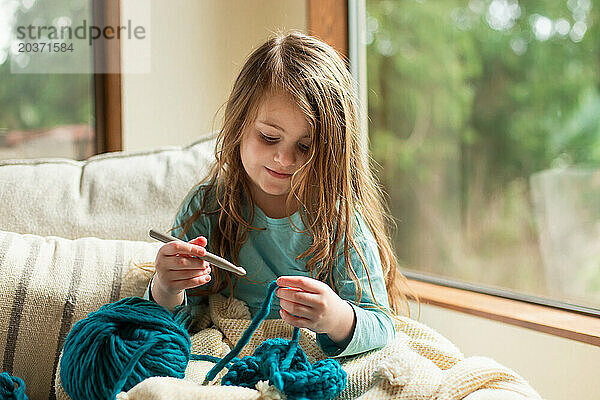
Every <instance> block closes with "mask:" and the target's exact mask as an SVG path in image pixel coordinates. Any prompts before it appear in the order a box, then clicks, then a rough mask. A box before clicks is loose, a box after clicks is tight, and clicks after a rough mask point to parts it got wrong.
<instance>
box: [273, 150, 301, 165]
mask: <svg viewBox="0 0 600 400" xmlns="http://www.w3.org/2000/svg"><path fill="white" fill-rule="evenodd" d="M275 162H277V163H279V164H280V165H281V166H282V167H287V166H290V165H294V163H295V162H296V159H295V156H294V152H293V151H290V150H288V149H282V148H280V149H278V150H277V152H276V153H275Z"/></svg>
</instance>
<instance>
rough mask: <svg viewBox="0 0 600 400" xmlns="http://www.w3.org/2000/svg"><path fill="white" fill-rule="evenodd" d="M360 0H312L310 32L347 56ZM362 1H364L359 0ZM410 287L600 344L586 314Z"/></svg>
mask: <svg viewBox="0 0 600 400" xmlns="http://www.w3.org/2000/svg"><path fill="white" fill-rule="evenodd" d="M354 1H357V0H309V2H308V33H309V34H311V35H315V36H317V37H319V38H320V39H322V40H323V41H325V42H327V43H329V44H330V45H331V46H332V47H333V48H335V49H336V50H337V51H338V52H340V53H341V54H342V55H344V56H346V57H348V49H349V22H348V21H349V20H348V10H349V4H351V6H355V4H352V3H353V2H354ZM358 1H362V0H358ZM408 283H409V287H410V288H411V289H412V290H413V291H414V294H416V295H417V296H418V298H419V301H420V302H421V303H424V304H431V305H434V306H437V307H442V308H445V309H449V310H454V311H459V312H462V313H466V314H470V315H475V316H478V317H482V318H486V319H489V320H495V321H499V322H503V323H507V324H510V325H515V326H520V327H524V328H528V329H532V330H535V331H538V332H544V333H547V334H550V335H554V336H559V337H563V338H567V339H572V340H575V341H578V342H583V343H588V344H591V345H594V346H600V318H598V317H597V316H592V315H585V313H581V312H576V311H568V310H562V309H558V308H556V307H551V306H544V305H539V304H532V303H529V302H526V301H522V300H515V299H510V298H506V297H507V296H498V295H490V294H484V293H477V292H475V291H472V290H465V289H459V288H455V287H449V286H444V285H441V284H435V283H430V282H424V281H422V280H417V279H409V280H408Z"/></svg>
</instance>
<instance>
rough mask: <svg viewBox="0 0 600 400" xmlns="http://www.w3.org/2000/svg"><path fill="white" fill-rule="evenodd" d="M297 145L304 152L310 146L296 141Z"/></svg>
mask: <svg viewBox="0 0 600 400" xmlns="http://www.w3.org/2000/svg"><path fill="white" fill-rule="evenodd" d="M298 147H299V148H300V151H301V152H303V153H306V152H307V151H308V149H309V148H310V147H309V146H307V145H305V144H302V143H298Z"/></svg>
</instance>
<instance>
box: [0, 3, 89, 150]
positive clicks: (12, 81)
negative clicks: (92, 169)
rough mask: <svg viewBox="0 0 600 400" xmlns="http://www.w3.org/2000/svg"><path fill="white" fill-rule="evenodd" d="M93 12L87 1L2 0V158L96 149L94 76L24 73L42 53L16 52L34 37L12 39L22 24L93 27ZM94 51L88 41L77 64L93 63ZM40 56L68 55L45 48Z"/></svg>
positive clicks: (57, 59) (46, 59)
mask: <svg viewBox="0 0 600 400" xmlns="http://www.w3.org/2000/svg"><path fill="white" fill-rule="evenodd" d="M91 15H92V11H91V3H90V1H89V0H53V1H35V0H0V22H2V23H0V159H6V158H36V157H68V158H74V159H80V160H81V159H84V158H87V157H89V156H91V155H92V154H94V153H95V139H94V125H95V121H94V111H93V108H94V102H93V99H94V90H93V75H91V74H72V73H64V74H50V73H23V72H25V71H26V70H27V68H28V67H29V65H28V64H29V62H30V60H31V57H33V56H38V57H40V54H36V55H34V54H33V53H31V54H27V53H18V52H17V50H18V48H17V43H18V42H19V41H21V42H33V41H32V40H29V37H27V38H26V40H17V39H15V38H14V35H15V34H16V28H17V27H19V26H22V27H25V29H27V27H28V26H30V25H32V26H33V27H34V28H37V27H42V26H44V27H47V26H54V27H57V28H60V27H61V26H79V25H81V23H82V21H84V20H86V21H87V23H88V25H89V23H90V21H91V20H92V19H91ZM26 32H27V31H26ZM47 32H48V31H45V32H44V34H45V35H46V37H47V35H48V33H47ZM34 36H36V37H37V34H35V31H34ZM39 41H41V42H48V40H47V39H45V38H41V39H39ZM53 42H58V43H61V42H65V43H72V42H73V40H68V39H67V40H54V41H53ZM91 50H92V48H91V47H89V46H87V43H86V46H80V47H79V48H78V52H77V53H76V54H77V57H78V60H77V62H80V63H86V64H88V65H91V64H92V61H93V60H92V51H91ZM41 57H44V60H43V62H44V63H46V62H51V61H54V62H63V61H62V60H64V59H65V53H63V54H61V53H47V52H44V53H43V54H42V55H41ZM11 61H12V65H11ZM71 61H72V60H70V61H69V62H71ZM38 62H39V60H38ZM11 67H12V68H13V71H11Z"/></svg>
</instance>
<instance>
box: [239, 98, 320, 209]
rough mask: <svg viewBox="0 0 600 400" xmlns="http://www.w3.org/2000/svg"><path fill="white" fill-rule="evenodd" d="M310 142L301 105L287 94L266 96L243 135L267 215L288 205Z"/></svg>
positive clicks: (247, 163)
mask: <svg viewBox="0 0 600 400" xmlns="http://www.w3.org/2000/svg"><path fill="white" fill-rule="evenodd" d="M310 143H311V138H310V134H309V125H308V122H307V121H306V120H305V118H304V114H303V113H302V111H301V110H300V108H299V107H298V106H297V105H296V104H295V103H294V102H293V101H292V100H290V98H289V97H287V96H286V95H284V94H281V93H279V94H272V95H268V96H266V97H265V99H264V100H263V102H262V104H261V105H260V106H259V109H258V114H257V118H256V120H255V121H254V123H253V124H252V125H250V126H249V127H248V128H247V129H246V131H245V132H244V134H243V136H242V141H241V145H240V156H241V159H242V164H243V166H244V169H245V170H246V173H247V174H248V176H249V177H250V186H251V190H252V195H253V199H254V201H255V202H256V204H257V205H258V206H259V207H260V208H261V209H262V210H263V211H264V212H265V213H267V215H269V214H272V215H270V216H273V215H275V214H281V211H282V210H283V209H284V208H285V200H286V198H287V195H288V193H289V192H290V189H291V177H292V174H293V173H294V172H295V171H297V170H298V169H299V168H300V167H301V166H302V165H303V164H304V163H305V162H306V160H307V159H308V153H309V148H310ZM282 207H283V208H282ZM281 216H283V215H281Z"/></svg>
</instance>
